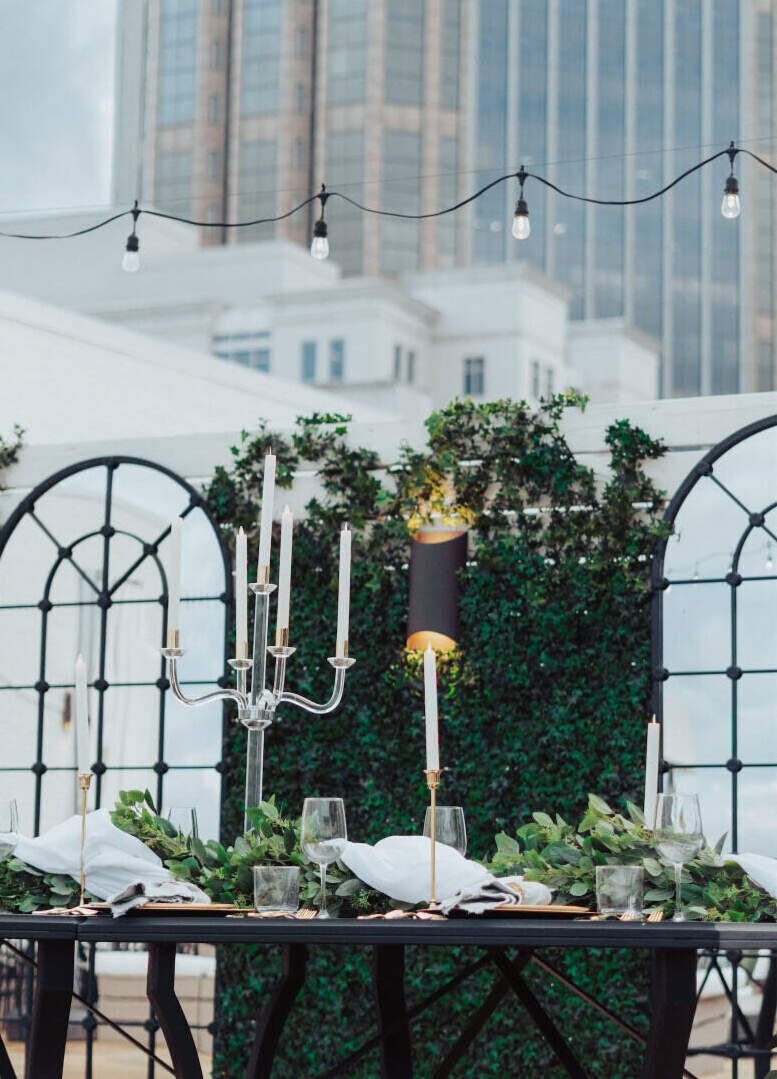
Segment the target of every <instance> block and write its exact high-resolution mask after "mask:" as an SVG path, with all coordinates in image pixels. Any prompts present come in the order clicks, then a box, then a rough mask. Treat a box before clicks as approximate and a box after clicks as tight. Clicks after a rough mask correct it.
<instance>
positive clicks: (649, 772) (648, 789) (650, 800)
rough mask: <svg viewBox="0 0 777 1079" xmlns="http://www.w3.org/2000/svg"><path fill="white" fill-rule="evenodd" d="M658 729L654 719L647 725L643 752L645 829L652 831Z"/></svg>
mask: <svg viewBox="0 0 777 1079" xmlns="http://www.w3.org/2000/svg"><path fill="white" fill-rule="evenodd" d="M659 736H660V727H659V724H658V723H656V717H655V716H653V719H652V721H651V722H650V723H648V728H647V749H646V752H645V808H644V812H645V827H646V828H649V829H652V828H653V823H654V820H655V816H656V799H657V797H658V743H659Z"/></svg>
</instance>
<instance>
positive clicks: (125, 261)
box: [121, 232, 140, 273]
mask: <svg viewBox="0 0 777 1079" xmlns="http://www.w3.org/2000/svg"><path fill="white" fill-rule="evenodd" d="M121 268H122V270H124V272H125V273H137V272H138V270H139V269H140V241H139V240H138V238H137V236H136V235H135V233H134V232H133V233H132V235H131V236H128V237H127V247H126V249H125V251H124V257H123V258H122V260H121Z"/></svg>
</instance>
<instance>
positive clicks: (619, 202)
mask: <svg viewBox="0 0 777 1079" xmlns="http://www.w3.org/2000/svg"><path fill="white" fill-rule="evenodd" d="M738 154H746V155H747V156H748V157H751V158H753V160H754V161H757V162H758V164H759V165H762V166H763V167H764V168H766V169H768V170H769V171H770V172H772V173H775V174H777V168H775V167H774V166H773V165H771V164H770V163H769V162H768V161H765V160H764V158H762V157H759V156H758V154H755V153H753V152H752V150H746V149H744V148H742V147H738V146H735V145H734V143H733V142H731V143H729V145H728V146H727V147H726V148H725V149H724V150H718V151H717V152H716V153H714V154H710V156H709V157H705V158H704V160H702V161H699V162H698V163H697V164H695V165H692V166H691V167H690V168H688V169H685V171H684V172H681V173H680V175H679V176H676V177H675V178H674V179H673V180H671V181H670V182H669V183H668V184H665V185H664V186H663V187H661V188H659V189H658V190H657V191H653V192H652V193H651V194H649V195H642V196H641V197H640V198H634V199H597V198H594V197H593V196H592V195H579V194H576V193H575V192H572V191H565V190H564V189H563V188H561V187H559V186H558V185H557V184H554V183H553V182H552V181H551V180H548V179H547V178H546V177H544V176H540V175H539V174H538V173H536V172H527V170H526V169H525V168H524V167H523V165H521V167H520V169H519V170H518V172H508V173H506V174H505V175H504V176H499V177H497V178H496V179H495V180H491V181H490V182H489V183H487V184H484V185H483V187H481V188H479V189H478V190H477V191H474V192H473V193H472V194H471V195H467V197H466V198H463V199H461V200H460V201H459V202H456V203H454V204H453V205H452V206H445V207H444V208H443V209H441V210H430V211H428V212H427V213H422V214H410V213H404V212H402V211H401V210H381V209H379V208H377V207H374V206H365V205H364V204H363V203H361V202H358V201H357V200H356V199H354V198H351V196H350V195H346V194H345V193H344V192H342V191H328V190H327V188H326V185H325V184H322V185H321V190H320V191H318V192H317V193H316V194H315V195H310V196H309V197H308V198H306V199H305V200H304V201H303V202H300V203H298V204H297V205H296V206H293V207H292V208H291V209H290V210H287V211H286V213H283V214H278V215H277V216H276V217H259V218H256V219H254V220H252V221H199V220H197V219H195V218H191V217H182V216H180V215H178V214H170V213H165V212H164V211H162V210H150V209H144V208H143V207H141V206H140V205H139V204H138V201H137V200H136V201H135V204H134V205H133V207H132V209H130V210H122V211H121V212H120V213H117V214H113V215H112V216H111V217H107V218H105V220H103V221H98V222H96V223H95V224H94V225H89V226H87V227H86V228H83V229H78V230H77V231H75V232H66V233H58V234H29V233H22V232H3V231H0V237H7V238H9V239H15V240H69V239H72V238H73V237H75V236H85V235H86V234H87V233H90V232H96V231H97V230H98V229H101V228H104V227H105V226H106V225H110V224H112V222H114V221H119V220H120V219H121V218H123V217H132V232H131V234H130V235H129V236H128V237H127V243H126V247H125V251H124V257H123V259H122V267H123V269H125V270H126V271H127V272H128V273H134V272H136V271H137V270H138V269H139V267H140V240H139V238H138V234H137V224H138V219H139V218H140V216H141V214H143V215H145V216H146V217H159V218H163V219H164V220H166V221H178V222H179V223H181V224H183V225H192V226H193V227H195V228H208V229H213V228H217V229H244V228H252V227H254V226H256V225H269V224H273V223H275V222H277V221H285V220H286V219H287V218H289V217H292V216H293V215H294V214H297V213H299V212H300V211H301V210H304V209H305V208H306V207H308V206H310V205H311V203H314V202H315V201H316V200H318V202H319V207H320V212H319V217H318V220H317V221H316V222H315V224H314V226H313V240H312V243H311V245H310V253H311V255H312V256H313V258H315V259H325V258H327V257H328V256H329V235H328V234H329V227H328V223H327V221H326V220H325V219H324V214H325V210H326V205H327V202H328V201H329V199H341V200H342V201H343V202H345V203H347V204H348V205H349V206H353V207H354V208H355V209H357V210H359V211H361V212H362V213H365V214H373V215H376V216H378V217H394V218H399V219H401V220H405V221H424V220H427V219H428V218H433V217H444V216H445V215H446V214H451V213H455V212H456V211H457V210H460V209H461V208H462V207H464V206H468V205H469V203H471V202H475V200H476V199H479V198H480V197H481V196H482V195H485V193H486V192H487V191H490V190H491V189H492V188H494V187H497V186H498V185H500V184H503V183H506V182H507V181H509V180H517V181H518V198H517V200H516V204H515V212H514V214H513V223H512V234H513V236H514V237H515V238H516V239H517V240H526V239H528V237H529V236H530V234H531V226H530V224H529V203H528V200H527V198H526V196H525V194H524V185H525V183H526V181H527V180H534V181H536V182H537V183H539V184H542V185H543V186H544V187H547V188H549V189H550V190H551V191H554V192H555V193H556V194H557V195H560V196H561V197H562V198H565V199H572V200H573V201H575V202H589V203H592V204H593V205H595V206H639V205H641V204H642V203H645V202H652V201H653V199H657V198H660V197H661V196H662V195H665V194H666V193H667V192H668V191H671V190H672V188H673V187H676V186H677V184H679V183H681V182H682V181H683V180H685V179H686V178H687V177H688V176H691V175H693V173H695V172H698V171H699V170H700V169H703V168H706V166H707V165H710V164H712V162H713V161H717V160H718V159H719V158H722V157H728V159H729V166H730V168H729V175H728V178H727V179H726V182H725V186H724V189H723V202H722V204H721V213H722V214H723V216H724V217H726V218H730V219H733V218H737V217H739V215H740V213H741V209H742V204H741V199H740V194H739V181H738V180H737V178H736V176H735V175H734V162H735V160H736V157H737V155H738Z"/></svg>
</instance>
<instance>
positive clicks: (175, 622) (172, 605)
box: [167, 517, 183, 637]
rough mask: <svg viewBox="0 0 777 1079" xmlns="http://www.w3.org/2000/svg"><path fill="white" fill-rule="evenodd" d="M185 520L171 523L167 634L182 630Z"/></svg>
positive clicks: (176, 519)
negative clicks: (182, 545)
mask: <svg viewBox="0 0 777 1079" xmlns="http://www.w3.org/2000/svg"><path fill="white" fill-rule="evenodd" d="M182 527H183V520H182V519H181V518H180V517H175V518H174V519H173V520H172V521H171V522H170V573H169V579H168V585H167V633H168V637H169V635H170V633H171V631H173V630H177V629H180V628H181V528H182Z"/></svg>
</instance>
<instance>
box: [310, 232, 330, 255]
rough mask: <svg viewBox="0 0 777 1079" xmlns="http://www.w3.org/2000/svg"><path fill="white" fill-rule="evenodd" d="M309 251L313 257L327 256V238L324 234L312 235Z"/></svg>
mask: <svg viewBox="0 0 777 1079" xmlns="http://www.w3.org/2000/svg"><path fill="white" fill-rule="evenodd" d="M310 253H311V255H312V256H313V258H314V259H327V258H329V240H328V239H327V238H326V236H314V237H313V243H312V244H311V245H310Z"/></svg>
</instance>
